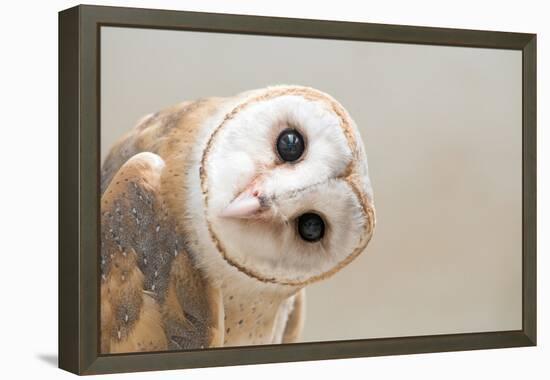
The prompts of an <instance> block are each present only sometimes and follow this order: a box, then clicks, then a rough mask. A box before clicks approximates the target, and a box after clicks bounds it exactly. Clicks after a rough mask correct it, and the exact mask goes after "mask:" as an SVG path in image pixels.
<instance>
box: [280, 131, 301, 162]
mask: <svg viewBox="0 0 550 380" xmlns="http://www.w3.org/2000/svg"><path fill="white" fill-rule="evenodd" d="M304 147H305V144H304V138H303V137H302V135H301V134H300V133H299V132H298V131H297V130H295V129H285V130H284V131H282V132H281V134H280V135H279V137H278V138H277V152H278V153H279V156H281V158H282V159H283V160H284V161H287V162H292V161H296V160H297V159H298V158H300V157H301V156H302V153H304Z"/></svg>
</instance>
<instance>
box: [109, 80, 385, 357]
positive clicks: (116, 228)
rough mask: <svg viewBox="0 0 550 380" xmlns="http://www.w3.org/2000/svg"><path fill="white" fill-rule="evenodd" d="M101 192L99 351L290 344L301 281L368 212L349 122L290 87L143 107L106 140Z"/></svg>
mask: <svg viewBox="0 0 550 380" xmlns="http://www.w3.org/2000/svg"><path fill="white" fill-rule="evenodd" d="M101 193H102V195H101V286H100V293H101V294H100V297H101V305H100V311H101V313H100V314H101V315H100V321H101V339H100V340H101V351H102V352H103V353H120V352H135V351H158V350H163V351H164V350H182V349H198V348H209V347H223V346H236V345H255V344H276V343H290V342H295V341H297V340H298V339H299V336H300V332H301V330H302V328H303V324H304V315H305V309H304V302H305V298H304V297H305V293H304V287H305V286H307V285H308V284H311V283H314V282H316V281H320V280H324V279H326V278H328V277H330V276H331V275H333V274H334V273H336V272H338V271H339V270H340V269H342V268H343V267H344V266H346V265H347V264H349V263H350V262H351V261H352V260H353V259H354V258H356V257H357V256H358V255H359V254H360V253H361V252H362V251H363V250H364V249H365V247H366V246H367V244H368V242H369V240H370V238H371V236H372V234H373V229H374V223H375V213H374V204H373V194H372V188H371V183H370V179H369V176H368V169H367V158H366V154H365V149H364V146H363V143H362V140H361V137H360V135H359V132H358V130H357V127H356V125H355V123H354V122H353V120H352V119H351V117H350V116H349V114H348V112H347V111H346V110H345V109H344V108H343V107H342V106H341V105H340V104H339V103H338V102H337V101H336V100H334V99H333V98H332V97H331V96H329V95H327V94H325V93H323V92H321V91H318V90H315V89H312V88H308V87H301V86H274V87H268V88H264V89H258V90H252V91H247V92H244V93H241V94H238V95H236V96H234V97H228V98H205V99H201V100H197V101H188V102H183V103H181V104H178V105H176V106H174V107H172V108H168V109H165V110H163V111H160V112H157V113H155V114H152V115H149V116H146V117H145V118H144V119H142V120H141V121H140V122H139V123H138V125H137V126H136V127H135V128H134V129H133V130H131V131H130V132H129V133H128V134H126V135H125V136H123V137H122V138H121V139H120V140H119V141H118V142H117V143H116V144H115V145H114V146H113V147H112V149H111V150H110V152H109V154H108V156H107V157H106V159H105V161H104V163H103V166H102V172H101Z"/></svg>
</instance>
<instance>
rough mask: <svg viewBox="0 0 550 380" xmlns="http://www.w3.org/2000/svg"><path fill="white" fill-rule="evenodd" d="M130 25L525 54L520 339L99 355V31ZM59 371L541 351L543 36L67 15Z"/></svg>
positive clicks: (93, 9) (105, 13) (63, 16)
mask: <svg viewBox="0 0 550 380" xmlns="http://www.w3.org/2000/svg"><path fill="white" fill-rule="evenodd" d="M102 26H121V27H128V28H134V27H139V28H150V29H169V30H189V31H208V32H221V33H239V34H252V35H273V36H288V37H310V38H323V39H340V40H356V41H377V42H396V43H405V44H430V45H445V46H461V47H484V48H495V49H512V50H518V51H521V53H522V62H523V66H522V70H523V74H522V75H523V79H522V99H523V105H522V107H523V109H522V138H523V141H522V147H523V152H522V175H523V182H522V218H523V220H522V225H523V227H522V228H523V230H522V236H523V243H522V249H523V250H522V284H523V290H522V291H523V293H522V304H523V311H522V316H523V318H522V320H523V323H522V324H523V328H522V329H521V330H517V331H497V332H483V333H466V334H448V335H431V336H407V337H397V338H383V339H365V340H351V341H327V342H320V343H297V344H292V345H267V346H246V347H228V348H217V349H206V350H190V351H181V352H174V351H171V352H159V353H129V354H117V355H100V354H99V347H98V342H99V326H98V321H99V289H98V280H99V277H98V276H99V274H98V273H99V255H98V250H99V211H98V210H99V199H100V196H99V171H100V170H99V169H100V155H99V133H100V124H99V112H100V101H99V99H100V95H99V94H100V89H99V86H100V80H99V78H100V64H99V62H100V61H99V54H100V38H99V37H100V28H101V27H102ZM59 173H60V176H59V366H60V368H62V369H65V370H67V371H70V372H73V373H76V374H100V373H113V372H129V371H149V370H164V369H176V368H192V367H208V366H224V365H239V364H254V363H268V362H285V361H302V360H319V359H336V358H351V357H366V356H381V355H400V354H412V353H427V352H441V351H455V350H476V349H489V348H500V347H519V346H533V345H536V35H534V34H525V33H508V32H492V31H474V30H460V29H447V28H431V27H415V26H401V25H381V24H369V23H356V22H337V21H318V20H302V19H290V18H276V17H258V16H240V15H228V14H211V13H197V12H182V11H167V10H150V9H135V8H118V7H103V6H86V5H81V6H77V7H74V8H70V9H67V10H64V11H61V12H60V13H59Z"/></svg>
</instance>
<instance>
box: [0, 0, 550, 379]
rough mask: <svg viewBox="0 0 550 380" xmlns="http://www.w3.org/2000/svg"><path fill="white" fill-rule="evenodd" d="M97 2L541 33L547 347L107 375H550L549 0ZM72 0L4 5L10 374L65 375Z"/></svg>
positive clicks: (542, 302) (542, 307) (541, 227)
mask: <svg viewBox="0 0 550 380" xmlns="http://www.w3.org/2000/svg"><path fill="white" fill-rule="evenodd" d="M92 3H95V4H110V5H115V4H116V5H127V6H141V7H157V8H171V9H182V10H202V11H214V12H229V13H241V14H260V15H272V16H291V17H303V18H317V19H334V20H354V21H363V22H381V23H393V24H408V25H428V26H445V27H457V28H458V27H460V28H470V29H487V30H508V31H522V32H536V33H538V34H539V37H538V68H539V80H538V95H539V102H538V104H539V113H538V125H539V128H538V129H539V136H538V160H539V161H538V162H539V164H538V166H539V168H538V193H539V198H538V205H539V217H538V222H539V224H538V236H539V244H538V251H539V255H538V267H539V276H538V278H539V280H538V289H539V304H538V312H539V321H540V322H539V346H538V347H533V348H519V349H500V350H486V351H476V352H452V353H438V354H428V355H407V356H401V357H381V358H362V359H346V360H336V361H335V360H333V361H319V362H305V363H281V364H267V365H256V366H240V367H228V368H209V369H197V370H186V371H170V372H162V373H142V374H127V375H118V376H116V377H115V376H107V377H106V378H148V379H158V378H181V377H182V376H185V377H186V378H190V379H207V378H214V377H216V378H220V377H222V378H224V377H227V378H239V379H257V378H259V377H261V378H263V379H281V378H308V377H315V378H335V377H342V376H345V377H349V378H366V377H370V378H405V377H406V378H413V379H415V378H418V379H441V378H446V379H478V378H491V379H493V378H496V379H505V378H540V379H544V378H547V376H548V373H550V368H549V365H548V357H549V355H550V349H549V348H548V344H549V343H550V333H549V330H548V328H547V323H546V322H545V321H546V320H548V318H549V314H548V305H549V302H550V299H549V297H548V289H549V285H548V284H549V281H548V279H547V278H548V275H549V274H550V272H549V269H548V268H549V265H550V262H549V260H548V255H547V253H548V252H549V251H550V240H549V237H548V231H549V228H550V225H549V223H548V215H549V213H550V203H549V202H550V198H549V197H548V194H549V192H550V177H549V173H550V170H549V169H550V168H549V164H550V141H549V138H550V136H549V134H548V132H547V126H548V121H549V116H548V115H549V113H548V111H547V109H548V107H547V105H548V104H549V102H550V94H549V90H550V81H549V79H550V77H549V75H548V72H547V71H545V68H546V67H550V55H549V53H548V51H549V48H550V43H549V42H548V35H549V33H550V26H549V25H548V22H547V15H548V10H547V9H545V4H544V2H537V1H523V2H518V1H515V2H504V1H486V2H479V1H469V0H462V1H452V2H440V1H422V0H420V1H415V2H408V1H387V2H357V1H353V0H349V1H348V0H340V1H338V2H334V1H330V2H329V1H327V2H321V1H317V2H315V4H313V3H311V2H305V1H302V2H300V1H296V0H293V1H284V0H279V1H263V2H258V1H252V0H250V1H232V2H228V1H224V0H218V1H214V0H211V1H199V0H196V1H137V0H136V1H120V2H112V1H111V2H92ZM74 4H76V3H75V2H71V1H50V2H39V1H36V2H25V1H21V2H17V3H16V2H13V3H6V4H4V5H3V7H2V13H1V16H0V17H1V18H2V22H1V23H0V27H1V28H2V33H1V34H0V36H1V38H2V44H3V54H2V60H1V61H0V62H1V63H0V65H1V68H2V69H1V70H0V80H1V82H0V83H2V86H1V91H2V113H3V118H2V122H3V125H2V126H3V128H2V133H3V135H2V137H3V138H2V142H3V145H2V149H1V150H0V154H1V158H2V172H3V176H2V188H1V192H2V193H1V194H2V200H3V205H2V215H3V218H2V221H3V223H2V227H3V228H2V235H1V236H2V241H3V243H4V244H3V245H2V248H3V249H2V254H3V255H4V256H3V260H2V264H3V266H2V269H3V271H2V277H1V279H2V285H3V287H4V292H3V297H4V298H3V302H2V313H1V314H0V315H1V317H0V318H1V322H2V323H1V326H2V345H1V347H2V349H1V350H2V352H1V353H2V359H3V360H2V371H3V374H2V377H5V378H33V377H36V378H43V379H44V378H68V377H69V376H72V375H69V374H67V373H64V372H62V371H60V370H58V369H57V368H56V364H55V363H56V360H57V359H56V358H57V176H58V173H57V11H59V10H61V9H63V8H67V7H69V6H72V5H74Z"/></svg>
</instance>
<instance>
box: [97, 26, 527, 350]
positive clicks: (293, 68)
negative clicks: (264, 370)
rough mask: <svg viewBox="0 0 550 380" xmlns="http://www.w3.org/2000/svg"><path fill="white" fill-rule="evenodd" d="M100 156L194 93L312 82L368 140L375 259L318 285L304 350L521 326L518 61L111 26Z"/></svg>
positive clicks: (105, 40) (106, 33)
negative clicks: (309, 344) (323, 343)
mask: <svg viewBox="0 0 550 380" xmlns="http://www.w3.org/2000/svg"><path fill="white" fill-rule="evenodd" d="M101 43H102V50H101V55H102V61H101V75H102V77H101V90H102V91H101V112H102V114H101V127H102V129H101V134H102V135H101V142H102V154H103V155H104V154H105V152H106V151H107V150H108V147H109V146H110V145H111V144H112V143H113V141H114V140H115V139H116V138H117V137H118V136H120V135H121V134H122V133H123V132H124V131H126V130H127V129H129V128H131V127H132V126H133V124H134V123H135V121H136V120H137V119H139V118H140V117H141V116H143V115H145V114H147V113H150V112H154V111H156V110H158V109H160V108H163V107H166V106H167V105H171V104H174V103H177V102H179V101H182V100H185V99H193V98H198V97H203V96H212V95H216V96H226V95H227V96H229V95H233V94H235V93H237V92H239V91H243V90H248V89H252V88H257V87H263V86H266V85H270V84H278V83H288V84H301V85H308V86H313V87H316V88H319V89H320V90H323V91H326V92H328V93H330V94H331V95H333V96H334V97H335V98H336V99H338V100H339V101H340V102H341V103H342V104H343V105H344V106H345V107H346V108H347V109H348V111H349V112H350V113H351V115H352V116H353V117H354V119H355V120H356V122H357V124H358V125H359V128H360V130H361V133H362V136H363V139H364V141H365V144H366V148H367V154H368V156H369V166H370V173H371V179H372V181H373V185H374V191H375V200H376V208H377V215H378V223H377V230H376V233H375V237H374V239H373V241H372V242H371V244H370V245H369V247H368V248H367V251H366V252H365V253H364V254H363V255H361V256H360V257H359V258H358V259H357V260H356V261H355V262H353V263H352V264H351V265H350V266H348V267H347V268H345V269H344V270H343V271H341V272H340V273H338V274H337V275H335V276H334V277H333V278H331V279H329V280H328V281H326V282H323V283H320V284H316V285H313V286H311V287H310V288H309V289H308V300H307V312H308V313H307V322H306V328H305V332H304V337H303V338H304V340H306V341H307V340H311V341H316V340H337V339H360V338H374V337H392V336H409V335H425V334H442V333H459V332H479V331H495V330H513V329H520V328H521V53H520V52H519V51H507V50H494V49H470V48H457V47H440V46H422V45H402V44H386V43H366V42H353V41H330V40H316V39H298V38H283V37H259V36H244V35H224V34H211V33H192V32H176V31H160V30H140V29H122V28H110V27H109V28H103V29H102V34H101Z"/></svg>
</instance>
